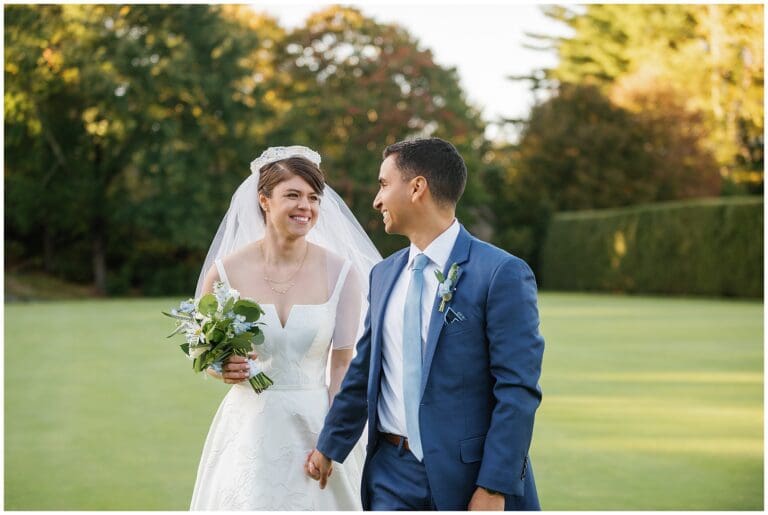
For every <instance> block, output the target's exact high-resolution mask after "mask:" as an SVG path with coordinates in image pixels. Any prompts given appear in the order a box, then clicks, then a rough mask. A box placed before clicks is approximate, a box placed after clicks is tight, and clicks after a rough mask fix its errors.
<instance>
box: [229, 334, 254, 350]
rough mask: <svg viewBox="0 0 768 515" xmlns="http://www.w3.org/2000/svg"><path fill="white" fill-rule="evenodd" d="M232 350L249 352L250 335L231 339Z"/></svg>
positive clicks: (241, 335) (239, 335)
mask: <svg viewBox="0 0 768 515" xmlns="http://www.w3.org/2000/svg"><path fill="white" fill-rule="evenodd" d="M232 348H234V349H236V350H237V349H240V350H248V351H250V350H251V335H250V334H248V333H243V334H238V335H237V336H235V337H234V338H232Z"/></svg>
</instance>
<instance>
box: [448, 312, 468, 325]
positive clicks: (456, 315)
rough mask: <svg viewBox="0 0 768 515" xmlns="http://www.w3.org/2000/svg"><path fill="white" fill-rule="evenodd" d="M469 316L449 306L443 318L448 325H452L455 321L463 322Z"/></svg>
mask: <svg viewBox="0 0 768 515" xmlns="http://www.w3.org/2000/svg"><path fill="white" fill-rule="evenodd" d="M466 318H467V317H465V316H464V315H462V314H461V312H459V311H455V310H454V309H453V308H448V309H447V310H446V312H445V317H444V318H443V320H444V321H445V324H446V325H451V324H452V323H454V322H463V321H464V320H466Z"/></svg>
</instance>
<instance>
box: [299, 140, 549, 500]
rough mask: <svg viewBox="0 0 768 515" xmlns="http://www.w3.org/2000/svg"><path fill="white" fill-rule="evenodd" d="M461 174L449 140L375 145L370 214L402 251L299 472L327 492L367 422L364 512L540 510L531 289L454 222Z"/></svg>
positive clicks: (378, 270) (537, 352) (502, 257)
mask: <svg viewBox="0 0 768 515" xmlns="http://www.w3.org/2000/svg"><path fill="white" fill-rule="evenodd" d="M466 178H467V170H466V167H465V165H464V160H463V159H462V158H461V156H460V155H459V153H458V152H457V151H456V149H455V148H454V147H453V145H451V144H450V143H448V142H447V141H443V140H441V139H438V138H430V139H421V140H415V141H401V142H399V143H395V144H394V145H390V146H389V147H387V148H386V149H385V150H384V161H383V163H382V165H381V170H380V172H379V185H380V189H379V192H378V194H377V195H376V199H375V200H374V204H373V205H374V207H375V208H376V209H377V210H378V211H380V212H381V214H382V216H383V220H384V225H385V229H386V232H387V233H388V234H392V233H395V234H403V235H405V236H407V237H408V239H409V240H410V241H411V245H410V247H409V248H405V249H403V250H401V251H399V252H396V253H395V254H393V255H392V256H390V257H389V258H387V259H385V260H384V261H382V262H381V263H379V264H378V265H376V266H375V267H374V268H373V270H372V271H371V276H370V295H369V303H370V308H369V311H368V315H367V317H366V321H365V331H364V333H363V336H362V338H361V339H360V341H359V342H358V344H357V355H356V357H355V359H354V360H353V362H352V364H351V365H350V367H349V371H348V372H347V375H346V377H345V378H344V381H343V383H342V385H341V390H340V391H339V393H338V394H337V395H336V397H335V398H334V400H333V404H332V405H331V408H330V411H329V413H328V416H327V417H326V419H325V426H324V427H323V430H322V432H321V433H320V437H319V439H318V442H317V448H316V449H315V450H314V451H313V452H312V453H310V455H309V456H308V458H307V462H306V464H305V466H304V468H305V471H306V473H307V474H308V475H309V476H310V477H312V478H314V479H316V480H319V481H320V488H324V487H325V484H326V482H327V481H328V476H329V475H330V473H331V470H332V466H333V465H332V461H331V460H334V461H337V462H343V461H344V459H345V458H346V457H347V455H348V454H349V452H350V451H351V450H352V448H353V446H354V445H355V443H356V442H357V440H358V438H359V437H360V435H361V434H362V431H363V428H364V426H365V423H366V421H367V422H368V445H367V457H366V463H365V468H364V470H363V484H362V500H363V508H364V509H366V510H401V509H406V510H465V509H467V508H469V509H472V510H503V509H507V510H537V509H540V507H539V499H538V496H537V494H536V484H535V482H534V479H533V471H532V469H531V462H530V459H529V457H528V448H529V446H530V444H531V435H532V432H533V420H534V413H535V412H536V408H537V407H538V406H539V403H540V402H541V391H540V389H539V386H538V379H539V375H540V372H541V359H542V353H543V350H544V340H543V339H542V337H541V335H540V334H539V329H538V327H539V315H538V310H537V307H536V280H535V279H534V277H533V273H532V272H531V270H530V268H529V267H528V265H526V264H525V262H523V261H522V260H520V259H518V258H516V257H514V256H512V255H510V254H508V253H507V252H505V251H503V250H500V249H498V248H496V247H494V246H492V245H490V244H488V243H485V242H483V241H480V240H478V239H476V238H474V237H473V236H472V235H470V234H469V233H468V232H467V231H466V229H464V227H463V226H462V225H461V224H459V223H458V221H457V220H456V218H455V209H456V203H457V202H458V200H459V198H460V197H461V194H462V193H463V191H464V186H465V184H466ZM451 268H453V272H451ZM436 271H440V272H442V279H443V280H442V281H441V280H439V279H438V277H436V274H435V272H436Z"/></svg>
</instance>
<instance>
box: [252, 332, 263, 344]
mask: <svg viewBox="0 0 768 515" xmlns="http://www.w3.org/2000/svg"><path fill="white" fill-rule="evenodd" d="M251 343H253V344H254V345H261V344H262V343H264V333H263V332H262V331H261V330H259V332H258V333H253V336H251Z"/></svg>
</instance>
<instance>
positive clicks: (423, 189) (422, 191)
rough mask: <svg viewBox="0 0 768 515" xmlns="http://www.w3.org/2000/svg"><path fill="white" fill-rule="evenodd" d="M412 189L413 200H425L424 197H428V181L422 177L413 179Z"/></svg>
mask: <svg viewBox="0 0 768 515" xmlns="http://www.w3.org/2000/svg"><path fill="white" fill-rule="evenodd" d="M410 187H411V200H417V199H421V198H424V195H426V193H427V190H428V189H429V185H428V184H427V180H426V179H425V178H424V177H422V176H421V175H419V176H416V177H414V178H413V179H411V184H410Z"/></svg>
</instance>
